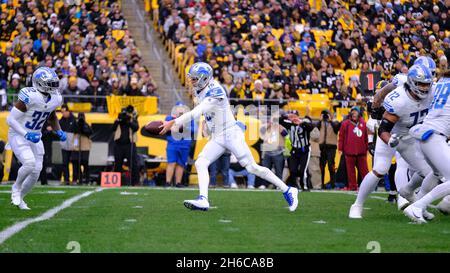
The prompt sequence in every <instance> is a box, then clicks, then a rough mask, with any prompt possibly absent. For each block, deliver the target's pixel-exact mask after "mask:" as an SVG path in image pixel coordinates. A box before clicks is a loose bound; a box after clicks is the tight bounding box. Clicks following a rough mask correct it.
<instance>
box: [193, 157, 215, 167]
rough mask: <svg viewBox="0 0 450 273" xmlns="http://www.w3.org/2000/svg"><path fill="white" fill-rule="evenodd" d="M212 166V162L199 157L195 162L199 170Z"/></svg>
mask: <svg viewBox="0 0 450 273" xmlns="http://www.w3.org/2000/svg"><path fill="white" fill-rule="evenodd" d="M210 164H211V161H210V160H208V159H206V158H204V157H199V158H197V160H196V161H195V168H196V169H197V170H198V169H208V167H209V165H210Z"/></svg>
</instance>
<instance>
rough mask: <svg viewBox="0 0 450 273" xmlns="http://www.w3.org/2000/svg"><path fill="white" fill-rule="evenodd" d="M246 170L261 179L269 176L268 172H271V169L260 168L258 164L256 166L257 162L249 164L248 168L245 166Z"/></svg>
mask: <svg viewBox="0 0 450 273" xmlns="http://www.w3.org/2000/svg"><path fill="white" fill-rule="evenodd" d="M245 169H246V170H247V171H248V172H249V173H252V174H254V175H256V176H259V177H265V176H266V175H267V174H268V172H270V170H269V169H267V168H266V167H262V166H259V165H258V164H256V162H252V163H250V164H247V166H245Z"/></svg>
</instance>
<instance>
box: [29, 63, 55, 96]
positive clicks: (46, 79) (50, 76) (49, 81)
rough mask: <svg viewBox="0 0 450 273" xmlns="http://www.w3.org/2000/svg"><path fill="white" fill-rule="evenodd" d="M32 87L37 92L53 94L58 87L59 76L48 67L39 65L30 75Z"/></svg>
mask: <svg viewBox="0 0 450 273" xmlns="http://www.w3.org/2000/svg"><path fill="white" fill-rule="evenodd" d="M32 82H33V87H34V88H36V89H37V90H38V91H39V92H42V93H49V94H53V93H55V92H56V91H58V89H59V78H58V75H57V74H56V72H55V71H54V70H53V69H51V68H49V67H39V68H38V69H36V71H34V73H33V77H32Z"/></svg>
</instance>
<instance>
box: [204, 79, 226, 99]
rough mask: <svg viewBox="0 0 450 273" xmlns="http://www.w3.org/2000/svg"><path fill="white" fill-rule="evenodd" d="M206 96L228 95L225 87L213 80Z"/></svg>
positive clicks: (220, 96) (218, 96) (221, 96)
mask: <svg viewBox="0 0 450 273" xmlns="http://www.w3.org/2000/svg"><path fill="white" fill-rule="evenodd" d="M207 88H208V90H207V91H206V94H205V98H208V97H210V98H224V97H226V92H225V89H224V88H223V87H222V86H221V85H220V84H219V83H217V82H216V81H213V82H211V83H210V84H209V85H208V87H207Z"/></svg>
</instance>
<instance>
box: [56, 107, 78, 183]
mask: <svg viewBox="0 0 450 273" xmlns="http://www.w3.org/2000/svg"><path fill="white" fill-rule="evenodd" d="M61 114H62V117H61V119H60V120H59V126H61V130H63V131H64V132H66V135H67V139H66V141H62V142H61V152H62V161H63V169H62V170H63V173H64V183H65V184H66V185H69V184H70V180H69V178H70V176H69V163H70V157H71V155H72V151H73V145H72V144H73V131H74V129H75V123H76V120H75V116H74V115H73V114H72V112H71V111H70V109H69V107H68V106H67V104H63V105H62V106H61Z"/></svg>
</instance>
